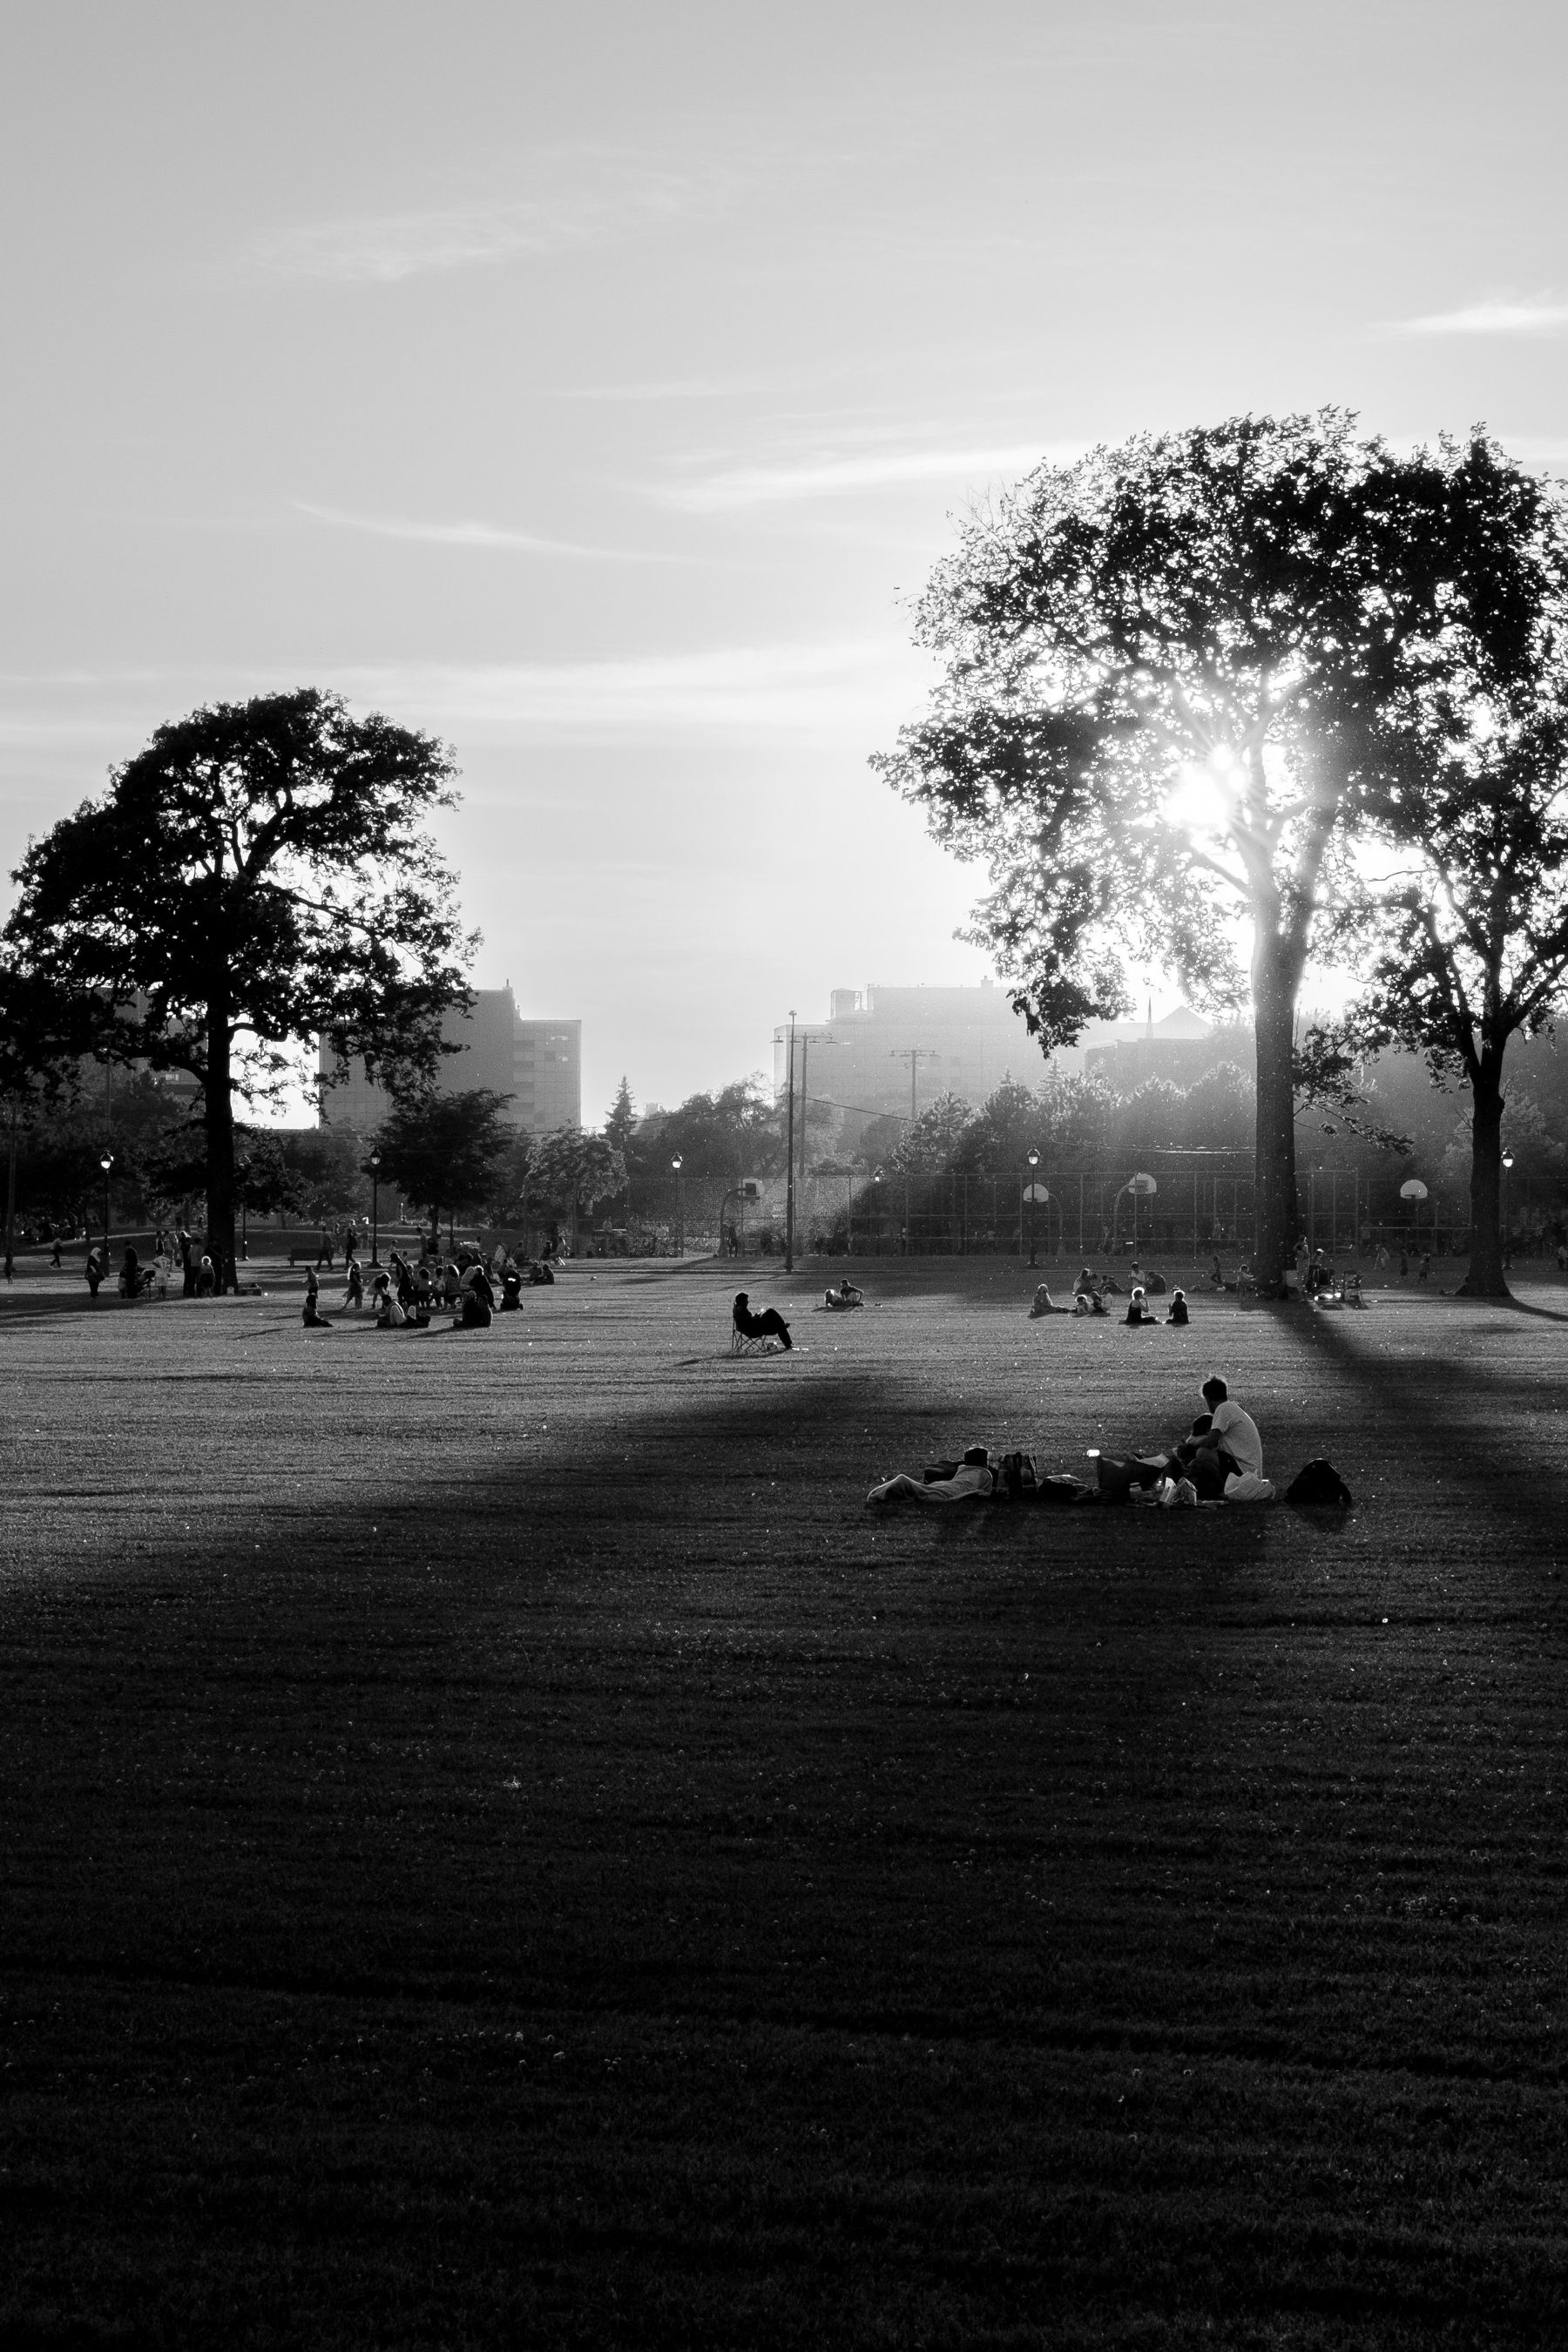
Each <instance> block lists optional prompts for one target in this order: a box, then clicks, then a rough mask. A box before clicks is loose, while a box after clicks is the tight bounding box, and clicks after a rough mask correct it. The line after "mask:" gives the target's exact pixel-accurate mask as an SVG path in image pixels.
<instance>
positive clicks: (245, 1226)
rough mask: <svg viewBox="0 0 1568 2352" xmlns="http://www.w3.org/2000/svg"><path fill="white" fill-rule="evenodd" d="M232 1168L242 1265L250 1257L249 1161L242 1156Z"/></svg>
mask: <svg viewBox="0 0 1568 2352" xmlns="http://www.w3.org/2000/svg"><path fill="white" fill-rule="evenodd" d="M234 1167H235V1173H236V1174H237V1177H238V1178H239V1258H240V1264H241V1265H244V1263H245V1261H246V1259H247V1257H248V1256H249V1255H250V1197H249V1194H248V1193H247V1191H246V1185H245V1180H246V1178H247V1176H248V1175H249V1173H250V1161H249V1160H248V1159H247V1158H244V1157H243V1156H242V1157H241V1158H240V1159H238V1160H236V1161H235V1163H234Z"/></svg>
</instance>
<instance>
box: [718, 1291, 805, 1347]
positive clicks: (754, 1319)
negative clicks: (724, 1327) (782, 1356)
mask: <svg viewBox="0 0 1568 2352" xmlns="http://www.w3.org/2000/svg"><path fill="white" fill-rule="evenodd" d="M731 1321H732V1322H733V1324H734V1326H735V1328H736V1330H737V1331H738V1332H739V1333H740V1335H741V1337H742V1339H780V1340H782V1341H783V1343H784V1350H785V1353H786V1354H787V1353H788V1351H789V1350H790V1349H791V1348H792V1347H793V1345H794V1342H793V1340H792V1339H791V1338H790V1336H789V1325H788V1324H787V1323H786V1322H785V1321H784V1317H783V1316H782V1315H781V1314H780V1313H779V1310H778V1308H777V1307H763V1311H762V1313H761V1314H760V1315H753V1314H752V1310H751V1307H750V1305H749V1303H748V1300H747V1296H746V1293H745V1292H744V1291H743V1290H737V1292H736V1293H735V1304H734V1307H733V1308H732V1309H731Z"/></svg>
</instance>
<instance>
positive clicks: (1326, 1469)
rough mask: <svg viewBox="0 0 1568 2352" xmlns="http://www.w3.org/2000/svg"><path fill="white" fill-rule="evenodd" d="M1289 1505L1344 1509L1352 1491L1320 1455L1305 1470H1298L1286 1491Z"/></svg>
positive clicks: (1332, 1466) (1331, 1465)
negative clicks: (1320, 1505) (1321, 1505)
mask: <svg viewBox="0 0 1568 2352" xmlns="http://www.w3.org/2000/svg"><path fill="white" fill-rule="evenodd" d="M1285 1500H1286V1501H1287V1502H1288V1503H1305V1504H1307V1505H1308V1506H1309V1507H1310V1506H1312V1505H1315V1504H1322V1503H1329V1504H1337V1505H1338V1506H1340V1507H1341V1508H1343V1507H1344V1506H1345V1505H1347V1504H1348V1503H1349V1502H1350V1500H1351V1490H1350V1488H1349V1487H1348V1486H1346V1485H1345V1482H1344V1480H1343V1479H1342V1477H1341V1476H1340V1474H1339V1472H1338V1471H1337V1470H1336V1469H1335V1468H1334V1465H1333V1464H1332V1463H1331V1462H1325V1461H1324V1459H1323V1457H1322V1455H1321V1454H1318V1455H1317V1456H1316V1457H1315V1459H1314V1460H1312V1461H1310V1462H1309V1463H1308V1465H1307V1466H1306V1468H1305V1469H1304V1470H1298V1471H1297V1473H1296V1475H1295V1476H1294V1477H1293V1478H1292V1479H1291V1481H1290V1484H1289V1486H1287V1487H1286V1489H1285Z"/></svg>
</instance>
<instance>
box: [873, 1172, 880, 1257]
mask: <svg viewBox="0 0 1568 2352" xmlns="http://www.w3.org/2000/svg"><path fill="white" fill-rule="evenodd" d="M871 1181H872V1183H873V1184H880V1182H881V1181H882V1171H881V1170H880V1169H879V1168H873V1169H872V1171H871ZM876 1201H877V1206H876V1212H875V1214H876V1219H877V1255H878V1256H879V1257H880V1256H881V1255H882V1195H881V1193H880V1192H879V1193H878V1194H877V1195H876Z"/></svg>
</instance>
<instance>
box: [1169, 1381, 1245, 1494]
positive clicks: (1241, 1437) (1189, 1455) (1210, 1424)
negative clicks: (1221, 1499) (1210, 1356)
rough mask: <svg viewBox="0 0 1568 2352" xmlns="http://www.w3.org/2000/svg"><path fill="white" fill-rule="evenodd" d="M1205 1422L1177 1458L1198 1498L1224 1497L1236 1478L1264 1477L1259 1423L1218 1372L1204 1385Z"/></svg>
mask: <svg viewBox="0 0 1568 2352" xmlns="http://www.w3.org/2000/svg"><path fill="white" fill-rule="evenodd" d="M1203 1400H1204V1403H1205V1407H1206V1408H1207V1412H1206V1417H1205V1418H1206V1425H1205V1421H1198V1422H1194V1424H1193V1433H1192V1435H1191V1436H1190V1437H1186V1438H1184V1439H1183V1441H1182V1443H1181V1444H1180V1445H1178V1446H1177V1448H1176V1458H1177V1460H1178V1461H1179V1462H1180V1463H1181V1464H1182V1465H1183V1466H1184V1469H1185V1471H1186V1474H1187V1476H1188V1477H1189V1478H1190V1479H1191V1480H1192V1482H1193V1484H1194V1486H1195V1487H1196V1488H1197V1490H1198V1496H1199V1499H1200V1500H1202V1501H1212V1500H1214V1499H1215V1498H1217V1497H1218V1496H1222V1495H1223V1494H1224V1493H1225V1490H1226V1482H1227V1480H1229V1479H1230V1478H1233V1477H1240V1478H1247V1477H1252V1478H1259V1479H1260V1478H1261V1477H1262V1475H1263V1440H1262V1438H1261V1437H1260V1436H1259V1435H1258V1423H1256V1422H1255V1421H1254V1420H1253V1418H1252V1415H1251V1414H1250V1413H1249V1412H1243V1411H1242V1409H1241V1407H1240V1405H1238V1404H1237V1402H1236V1400H1235V1399H1234V1397H1233V1396H1232V1395H1231V1393H1230V1391H1229V1389H1228V1387H1227V1386H1226V1382H1225V1381H1223V1380H1222V1379H1221V1377H1220V1375H1219V1374H1218V1373H1217V1372H1211V1373H1210V1375H1209V1377H1208V1379H1207V1380H1206V1381H1205V1382H1204V1385H1203Z"/></svg>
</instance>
